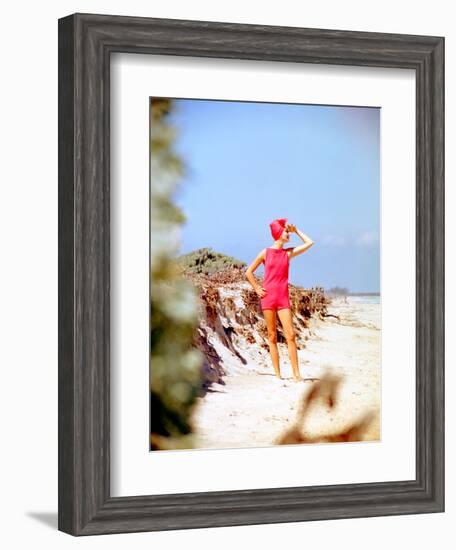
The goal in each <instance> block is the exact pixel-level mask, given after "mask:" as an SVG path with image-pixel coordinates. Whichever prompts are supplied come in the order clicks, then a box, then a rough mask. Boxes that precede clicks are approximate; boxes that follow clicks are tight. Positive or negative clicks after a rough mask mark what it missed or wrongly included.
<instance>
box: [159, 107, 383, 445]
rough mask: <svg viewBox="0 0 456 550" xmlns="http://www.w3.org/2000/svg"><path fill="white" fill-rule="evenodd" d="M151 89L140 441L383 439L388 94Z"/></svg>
mask: <svg viewBox="0 0 456 550" xmlns="http://www.w3.org/2000/svg"><path fill="white" fill-rule="evenodd" d="M149 101H150V109H149V116H150V122H149V127H150V134H149V138H150V144H149V147H150V256H149V257H150V278H149V281H150V376H149V380H150V424H149V425H150V430H149V431H150V433H149V450H150V451H154V452H155V451H163V450H165V451H175V450H183V449H185V450H190V449H195V450H196V449H230V448H247V447H269V446H277V445H302V444H327V443H361V442H362V443H363V444H364V443H369V442H371V441H376V442H378V441H381V269H380V268H381V242H380V235H381V228H380V219H381V215H380V214H381V212H380V208H381V173H380V160H381V151H380V120H381V108H380V107H372V106H369V107H366V106H362V105H359V106H358V105H356V106H353V105H350V106H344V105H318V104H297V103H272V102H254V101H234V100H220V99H216V100H212V99H188V98H172V97H150V98H149Z"/></svg>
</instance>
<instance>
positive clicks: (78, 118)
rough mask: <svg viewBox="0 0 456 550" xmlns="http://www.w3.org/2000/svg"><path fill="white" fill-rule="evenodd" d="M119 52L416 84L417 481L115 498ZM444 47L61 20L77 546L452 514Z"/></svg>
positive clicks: (66, 455) (65, 348) (358, 37)
mask: <svg viewBox="0 0 456 550" xmlns="http://www.w3.org/2000/svg"><path fill="white" fill-rule="evenodd" d="M112 52H132V53H154V54H163V55H185V56H199V57H216V58H231V59H254V60H262V61H288V62H296V63H331V64H338V65H357V66H372V67H397V68H407V69H410V68H411V69H414V70H415V71H416V98H417V104H416V107H417V109H416V335H417V339H416V472H417V477H416V479H415V480H404V481H398V482H384V483H361V484H349V485H332V486H318V487H317V486H313V487H294V488H281V489H260V490H241V491H219V492H207V493H193V494H176V495H146V496H139V497H138V496H132V497H116V498H113V497H111V496H110V490H109V485H110V482H109V480H110V413H109V410H110V378H109V372H110V371H109V368H110V357H109V338H110V327H109V296H110V287H109V281H110V272H109V245H110V243H109V241H110V226H109V143H110V136H109V108H110V105H109V101H110V93H109V74H110V73H109V70H110V67H109V59H110V54H111V53H112ZM443 79H444V39H443V38H442V37H433V36H413V35H401V34H383V33H366V32H353V31H335V30H324V29H303V28H296V27H277V26H262V25H245V24H243V25H240V24H235V23H213V22H204V21H184V20H173V19H166V20H163V19H149V18H139V17H122V16H106V15H88V14H87V15H86V14H75V15H72V16H69V17H66V18H63V19H60V20H59V380H58V384H59V401H58V415H59V418H58V421H59V426H58V427H59V460H58V468H59V471H58V475H59V515H58V517H59V523H58V528H59V530H61V531H64V532H66V533H70V534H72V535H92V534H93V535H95V534H102V533H122V532H139V531H153V530H165V529H187V528H202V527H219V526H227V525H248V524H262V523H282V522H293V521H308V520H322V519H342V518H352V517H368V516H380V515H399V514H420V513H430V512H443V511H444V83H443Z"/></svg>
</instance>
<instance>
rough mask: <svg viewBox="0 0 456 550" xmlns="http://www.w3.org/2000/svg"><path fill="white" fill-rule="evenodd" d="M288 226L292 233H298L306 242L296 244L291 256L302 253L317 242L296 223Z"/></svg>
mask: <svg viewBox="0 0 456 550" xmlns="http://www.w3.org/2000/svg"><path fill="white" fill-rule="evenodd" d="M288 227H289V228H288V231H289V232H290V233H296V235H298V237H299V238H300V239H301V240H302V241H303V242H304V244H300V245H299V246H295V247H294V248H293V250H292V251H291V252H290V258H293V257H294V256H298V255H299V254H302V253H303V252H305V251H306V250H308V249H309V248H310V247H311V246H312V245H313V244H315V241H313V240H312V239H311V238H310V237H308V236H307V235H306V234H305V233H303V232H302V231H300V230H299V229H297V228H296V226H295V225H292V224H290V225H289V226H288Z"/></svg>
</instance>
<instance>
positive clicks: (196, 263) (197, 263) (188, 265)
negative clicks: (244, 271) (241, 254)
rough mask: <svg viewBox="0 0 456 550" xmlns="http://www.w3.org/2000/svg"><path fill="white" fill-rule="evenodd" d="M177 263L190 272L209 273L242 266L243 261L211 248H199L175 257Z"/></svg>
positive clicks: (243, 265) (243, 264) (244, 264)
mask: <svg viewBox="0 0 456 550" xmlns="http://www.w3.org/2000/svg"><path fill="white" fill-rule="evenodd" d="M177 263H178V265H179V266H180V267H181V268H182V269H185V270H186V271H190V272H191V273H202V274H204V275H210V274H211V273H215V272H218V271H222V270H224V269H232V268H235V267H237V268H243V267H245V266H246V263H245V262H241V261H240V260H237V259H236V258H234V257H232V256H227V255H226V254H221V253H220V252H215V251H214V250H213V249H212V248H199V249H198V250H194V251H192V252H190V253H188V254H183V255H181V256H179V257H178V258H177Z"/></svg>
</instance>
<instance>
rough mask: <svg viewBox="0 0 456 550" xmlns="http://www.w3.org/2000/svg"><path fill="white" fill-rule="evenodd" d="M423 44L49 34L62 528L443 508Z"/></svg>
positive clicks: (117, 32) (158, 23)
mask: <svg viewBox="0 0 456 550" xmlns="http://www.w3.org/2000/svg"><path fill="white" fill-rule="evenodd" d="M443 82H444V39H443V38H442V37H433V36H412V35H406V34H403V35H401V34H381V33H367V32H354V31H338V30H337V31H336V30H322V29H306V28H297V27H277V26H261V25H254V24H248V25H247V24H234V23H220V22H217V23H215V22H205V21H184V20H172V19H156V18H139V17H124V16H107V15H92V14H74V15H71V16H68V17H65V18H62V19H60V20H59V411H58V413H59V516H58V517H59V529H60V530H62V531H64V532H67V533H69V534H72V535H77V536H79V535H92V534H108V533H125V532H139V531H154V530H166V529H188V528H200V527H217V526H229V525H248V524H261V523H283V522H295V521H309V520H321V519H338V518H352V517H369V516H381V515H393V514H394V515H398V514H417V513H433V512H443V511H444V85H443Z"/></svg>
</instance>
